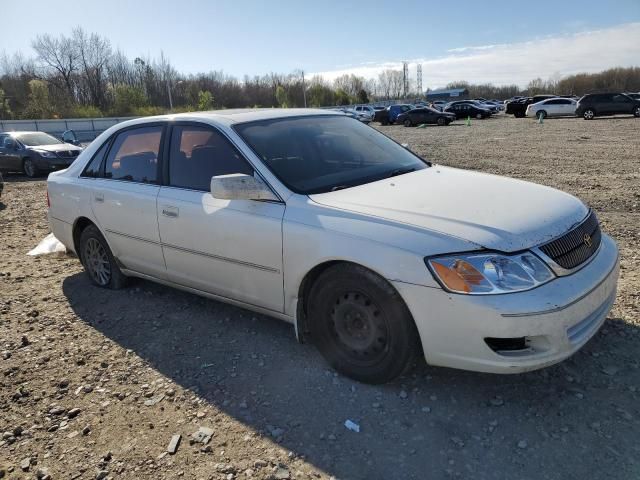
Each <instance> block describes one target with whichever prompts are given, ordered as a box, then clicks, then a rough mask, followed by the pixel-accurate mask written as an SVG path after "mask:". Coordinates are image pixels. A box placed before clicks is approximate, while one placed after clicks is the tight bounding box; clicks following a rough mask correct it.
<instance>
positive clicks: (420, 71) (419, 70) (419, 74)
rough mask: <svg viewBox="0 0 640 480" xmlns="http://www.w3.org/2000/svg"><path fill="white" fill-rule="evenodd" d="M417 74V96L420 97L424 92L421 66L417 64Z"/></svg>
mask: <svg viewBox="0 0 640 480" xmlns="http://www.w3.org/2000/svg"><path fill="white" fill-rule="evenodd" d="M417 72H418V79H417V80H418V82H417V83H418V95H419V96H422V95H424V92H423V91H422V64H421V63H419V64H418V67H417Z"/></svg>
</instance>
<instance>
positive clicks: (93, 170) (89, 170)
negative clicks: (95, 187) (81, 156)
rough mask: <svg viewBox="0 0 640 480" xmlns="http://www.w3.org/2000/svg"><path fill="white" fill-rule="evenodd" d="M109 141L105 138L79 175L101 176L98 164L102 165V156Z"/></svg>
mask: <svg viewBox="0 0 640 480" xmlns="http://www.w3.org/2000/svg"><path fill="white" fill-rule="evenodd" d="M109 143H110V142H109V140H107V141H106V142H104V143H103V144H102V146H101V147H100V148H99V149H98V151H97V152H96V153H94V155H93V158H92V159H91V161H90V162H89V164H88V165H87V166H86V167H85V169H84V171H83V172H82V174H81V175H80V176H81V177H90V178H98V177H101V176H102V175H101V172H100V166H101V165H102V160H103V159H104V156H105V154H106V153H107V150H108V148H109Z"/></svg>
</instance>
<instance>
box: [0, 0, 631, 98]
mask: <svg viewBox="0 0 640 480" xmlns="http://www.w3.org/2000/svg"><path fill="white" fill-rule="evenodd" d="M0 6H2V12H3V15H2V18H3V26H2V28H1V29H0V53H2V52H6V53H7V54H12V53H14V52H16V51H21V52H22V53H23V54H24V55H27V56H32V55H33V50H32V48H31V42H32V41H33V39H34V38H35V37H36V36H37V35H40V34H43V33H49V34H52V35H60V34H65V35H66V34H69V33H70V32H71V30H72V29H73V27H75V26H81V27H83V28H84V29H85V30H87V31H89V32H95V33H99V34H101V35H103V36H105V37H107V38H109V40H110V41H111V43H112V46H113V47H114V48H118V49H120V50H122V51H123V52H125V53H126V54H127V55H128V56H129V57H131V58H135V57H136V56H144V57H147V56H148V57H157V56H159V55H160V51H162V52H164V54H165V56H167V57H168V58H169V59H170V60H171V63H172V64H173V65H174V67H175V68H176V69H177V70H178V71H180V72H183V73H198V72H208V71H212V70H223V71H224V72H225V73H228V74H231V75H234V76H236V77H238V78H242V77H243V76H244V75H245V74H246V75H250V76H253V75H264V74H267V73H270V72H278V73H291V72H293V71H294V70H299V69H302V70H304V71H305V73H306V74H307V75H309V76H310V75H313V74H322V75H323V76H324V77H325V78H326V79H328V80H331V79H333V78H335V77H337V76H338V75H341V74H343V73H355V74H358V75H363V76H365V77H368V78H372V77H375V76H377V75H378V73H379V72H380V71H382V70H384V69H385V68H396V69H397V68H401V65H402V63H401V62H402V61H408V62H410V67H409V69H410V75H411V76H412V78H413V77H414V76H415V67H416V65H417V64H418V63H421V64H422V69H423V87H424V88H425V89H426V88H427V87H429V88H438V87H441V86H444V85H446V83H448V82H450V81H456V80H467V81H469V82H471V83H486V82H491V83H494V84H497V85H502V84H512V83H515V84H518V85H520V86H525V85H526V84H527V83H528V82H529V80H531V79H533V78H536V77H541V78H543V79H547V78H553V77H560V76H564V75H568V74H572V73H577V72H594V71H600V70H603V69H606V68H609V67H614V66H640V0H600V1H594V0H581V1H577V0H554V1H549V0H535V1H532V0H527V1H521V0H487V1H477V0H476V1H472V0H469V1H467V0H457V1H455V2H449V1H447V2H444V1H441V0H440V1H426V0H424V1H421V0H394V1H381V0H368V1H366V2H365V1H355V0H352V1H350V0H342V1H339V0H321V1H313V2H312V1H308V0H271V1H267V0H265V1H258V0H209V1H207V0H180V1H176V0H171V1H169V0H155V1H152V0H109V1H104V0H103V1H95V0H65V1H64V2H52V1H51V0H43V1H41V0H29V1H21V2H18V1H17V0H0ZM12 18H13V19H17V20H16V21H15V22H11V21H8V19H12Z"/></svg>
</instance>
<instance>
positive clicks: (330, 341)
mask: <svg viewBox="0 0 640 480" xmlns="http://www.w3.org/2000/svg"><path fill="white" fill-rule="evenodd" d="M307 313H308V317H309V328H310V331H311V338H312V340H313V342H314V343H315V345H316V346H317V348H318V350H319V351H320V353H321V354H322V355H323V356H324V358H325V359H326V360H327V361H328V362H329V364H330V365H331V366H332V367H333V368H334V369H336V370H337V371H339V372H341V373H343V374H344V375H346V376H348V377H351V378H353V379H355V380H358V381H361V382H365V383H376V384H377V383H385V382H388V381H390V380H392V379H394V378H395V377H397V376H399V375H401V374H402V373H403V372H405V371H406V370H407V369H408V368H409V367H410V366H411V365H412V364H413V362H414V360H415V359H416V357H417V355H418V353H419V352H420V342H419V336H418V332H417V329H416V326H415V324H414V322H413V318H412V317H411V314H410V313H409V310H408V309H407V307H406V305H405V304H404V301H403V300H402V298H401V297H400V295H399V294H398V293H397V292H396V291H395V289H394V288H393V287H392V286H391V285H389V283H388V282H387V281H386V280H384V279H383V278H381V277H379V276H378V275H376V274H375V273H373V272H371V271H370V270H368V269H366V268H364V267H361V266H358V265H353V264H339V265H336V266H334V267H331V268H329V269H327V270H326V271H325V272H323V273H322V274H321V275H320V276H319V277H318V279H317V280H316V281H315V283H314V285H313V287H312V288H311V292H310V295H309V301H308V308H307Z"/></svg>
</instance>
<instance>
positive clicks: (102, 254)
mask: <svg viewBox="0 0 640 480" xmlns="http://www.w3.org/2000/svg"><path fill="white" fill-rule="evenodd" d="M79 256H80V261H81V262H82V265H83V266H84V269H85V272H86V273H87V275H88V276H89V279H91V282H92V283H93V284H94V285H97V286H98V287H102V288H109V289H112V290H118V289H120V288H123V287H124V286H125V285H126V283H127V277H126V276H125V275H124V273H122V271H121V270H120V267H118V264H117V262H116V260H115V258H114V257H113V254H112V253H111V249H110V248H109V245H107V241H106V240H105V239H104V237H103V236H102V234H101V233H100V230H98V228H97V227H96V226H95V225H89V226H88V227H86V228H85V229H84V230H83V231H82V234H81V235H80V251H79Z"/></svg>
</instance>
